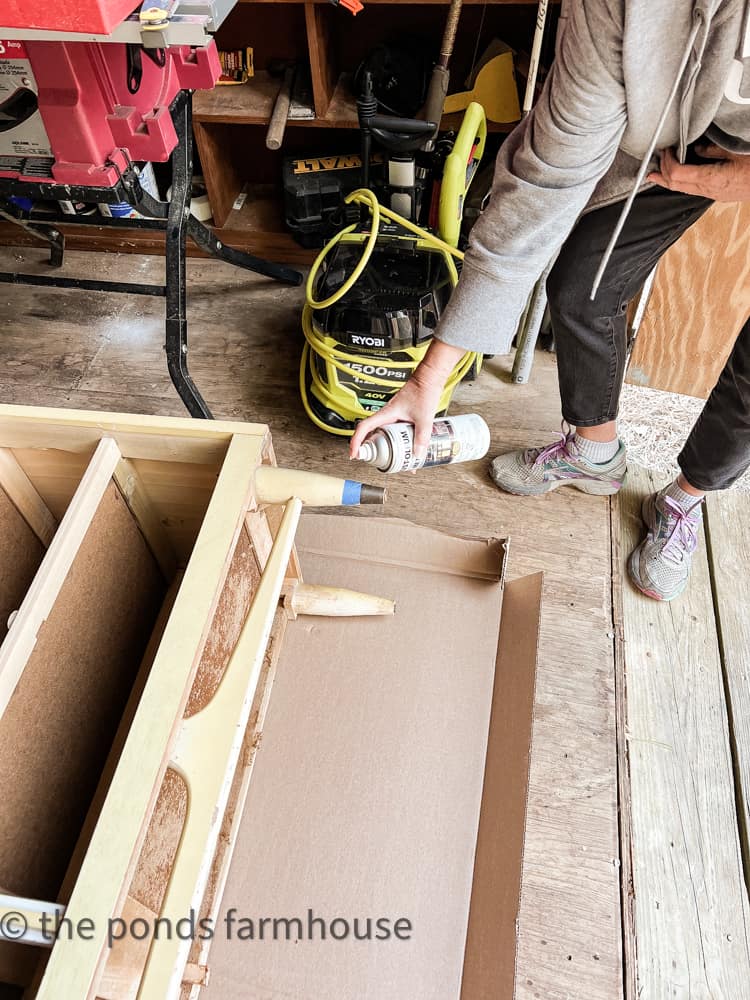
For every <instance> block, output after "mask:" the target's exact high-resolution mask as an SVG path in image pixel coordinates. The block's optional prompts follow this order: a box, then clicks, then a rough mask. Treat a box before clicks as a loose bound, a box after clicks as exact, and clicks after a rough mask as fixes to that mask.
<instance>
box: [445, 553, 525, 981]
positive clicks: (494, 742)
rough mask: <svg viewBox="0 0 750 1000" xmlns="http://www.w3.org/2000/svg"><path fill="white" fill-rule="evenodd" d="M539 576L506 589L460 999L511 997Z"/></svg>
mask: <svg viewBox="0 0 750 1000" xmlns="http://www.w3.org/2000/svg"><path fill="white" fill-rule="evenodd" d="M541 601H542V574H541V573H537V574H535V575H534V576H526V577H522V578H521V579H520V580H514V581H513V583H509V584H508V585H507V586H506V588H505V597H504V599H503V615H502V620H501V623H500V641H499V643H498V653H497V667H496V670H495V689H494V693H493V696H492V715H491V718H490V735H489V739H488V742H487V760H486V763H485V771H484V790H483V792H482V812H481V815H480V818H479V834H478V836H477V853H476V857H475V859H474V882H473V885H472V890H471V911H470V914H469V930H468V934H467V937H466V951H465V954H464V975H463V980H462V983H461V998H462V1000H501V998H502V1000H505V998H506V997H507V998H508V1000H510V998H511V997H513V995H514V984H515V965H516V963H515V957H516V919H517V917H518V908H519V903H520V899H521V867H522V861H523V845H524V834H525V830H526V793H525V790H526V787H527V785H528V780H529V759H530V755H531V753H530V752H531V720H532V718H533V713H534V687H535V678H536V669H535V668H536V658H537V643H538V639H539V618H540V612H541Z"/></svg>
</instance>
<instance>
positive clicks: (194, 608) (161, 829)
mask: <svg viewBox="0 0 750 1000" xmlns="http://www.w3.org/2000/svg"><path fill="white" fill-rule="evenodd" d="M274 465H275V461H274V455H273V450H272V446H271V439H270V434H269V432H268V428H267V427H265V426H264V425H257V424H232V423H220V422H218V421H217V422H213V421H193V420H189V419H170V418H151V417H139V416H125V415H116V414H95V413H77V412H75V411H60V410H38V409H34V408H29V407H2V406H0V487H1V488H0V557H1V560H2V561H1V563H0V640H2V644H1V645H0V796H2V799H3V809H2V813H1V814H0V887H1V888H0V892H2V893H4V894H5V895H4V896H3V897H1V898H0V927H2V920H3V919H4V918H5V917H7V915H8V913H15V914H16V926H18V921H19V920H23V921H25V922H26V924H27V928H28V932H29V934H33V933H34V930H35V928H36V933H37V945H38V946H35V945H33V944H32V945H29V944H28V943H26V942H24V943H20V942H16V941H13V942H11V941H8V940H4V941H0V983H7V984H15V985H17V986H19V987H25V988H26V990H27V992H26V996H27V997H32V996H33V997H37V998H38V1000H59V998H61V997H65V998H67V1000H84V998H94V997H100V998H102V1000H126V998H131V997H135V996H136V995H137V996H138V997H140V998H152V1000H157V998H158V1000H165V998H168V997H178V996H180V994H181V993H182V992H184V991H188V992H189V990H190V989H191V986H192V985H193V984H195V983H197V982H200V980H201V976H202V974H203V972H202V970H201V968H199V967H197V966H194V965H190V964H189V962H188V958H189V952H190V947H191V940H190V936H189V935H185V936H184V937H182V936H181V935H179V934H175V933H167V934H164V935H156V936H155V937H154V939H153V940H150V939H148V938H147V939H146V940H143V941H139V940H138V939H137V936H136V935H133V934H132V933H127V934H125V935H123V936H122V938H121V939H120V940H116V938H117V937H118V935H119V931H120V929H121V927H122V926H123V924H122V923H121V922H122V921H124V922H125V923H127V925H128V926H129V927H130V926H132V921H133V920H138V919H141V920H142V921H143V923H144V925H145V924H148V925H150V926H153V923H154V920H155V918H156V917H157V916H162V917H164V918H165V920H168V921H171V926H172V928H174V927H176V925H177V922H178V921H179V920H181V919H183V918H185V917H186V915H187V914H190V913H191V912H192V913H193V914H194V915H195V919H196V921H198V920H200V918H201V916H207V917H213V916H215V912H214V911H215V909H216V907H218V904H219V899H220V895H221V890H222V886H223V882H224V879H225V877H226V872H227V869H228V864H229V860H230V856H231V850H232V845H233V831H234V829H235V827H236V825H237V823H238V822H239V818H240V816H241V812H242V806H243V803H244V799H245V795H246V792H247V786H248V780H249V775H250V771H251V768H252V764H253V757H254V750H255V745H256V740H257V734H258V731H259V728H260V726H261V724H262V720H263V716H264V712H265V708H266V704H267V699H268V694H269V691H270V684H271V680H272V676H273V671H274V668H275V662H276V657H277V655H278V652H279V648H280V643H281V639H282V636H283V632H284V627H285V623H286V620H287V618H288V617H289V616H290V615H291V616H293V615H294V613H295V607H297V604H296V600H297V597H298V596H299V595H301V594H302V592H303V590H307V591H308V592H307V594H306V596H305V601H307V602H310V601H312V603H313V604H314V603H315V594H314V593H310V592H311V591H314V588H303V587H302V586H301V584H300V574H299V568H298V562H297V558H296V553H295V549H294V535H295V530H296V527H297V522H298V519H299V514H300V510H301V506H302V501H303V500H304V499H306V498H307V499H309V500H311V501H315V502H316V503H317V502H323V503H335V502H336V496H337V495H338V496H339V498H340V495H341V484H342V483H343V481H341V480H334V479H332V478H331V477H323V476H315V475H312V474H305V473H290V472H286V471H285V470H276V469H270V468H269V467H271V466H274ZM306 491H312V492H309V495H308V496H307V497H306V495H305V494H306ZM328 596H329V597H330V595H328ZM302 603H304V602H303V601H302V600H300V602H299V606H300V607H301V605H302ZM380 610H382V608H380ZM386 610H388V609H387V608H386ZM391 610H392V608H391ZM16 612H17V613H16ZM9 617H10V618H11V622H12V624H11V625H10V627H9V628H7V629H6V622H7V621H8V618H9ZM55 903H57V904H59V908H60V912H62V907H64V908H65V912H64V915H65V920H64V922H63V923H62V924H61V925H60V926H59V929H58V933H57V936H56V937H55V936H54V933H53V932H54V928H55V926H56V922H55V921H54V920H53V917H51V916H50V917H49V918H48V921H49V922H48V923H47V924H46V925H45V926H46V931H47V933H46V938H47V940H44V939H43V938H42V935H41V924H40V921H41V919H42V918H41V915H40V914H41V912H43V911H49V912H50V913H52V912H54V909H55V907H54V904H55ZM81 921H83V923H81ZM7 929H8V928H7V927H6V931H7ZM10 930H11V933H10V935H8V934H7V933H6V935H5V936H6V938H7V937H8V936H11V937H12V936H14V933H15V932H14V931H13V927H12V926H11V928H10ZM108 939H109V940H108ZM110 944H111V947H109V945H110ZM0 992H2V987H0ZM3 995H4V994H3Z"/></svg>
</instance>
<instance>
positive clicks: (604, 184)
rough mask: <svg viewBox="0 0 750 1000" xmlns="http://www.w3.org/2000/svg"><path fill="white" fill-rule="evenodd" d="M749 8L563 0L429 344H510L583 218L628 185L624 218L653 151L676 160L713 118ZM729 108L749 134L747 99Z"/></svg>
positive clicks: (698, 2) (678, 0) (742, 1)
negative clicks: (671, 150)
mask: <svg viewBox="0 0 750 1000" xmlns="http://www.w3.org/2000/svg"><path fill="white" fill-rule="evenodd" d="M748 10H750V0H748V2H747V4H746V0H695V2H691V0H564V2H563V10H562V14H561V18H560V26H559V30H558V35H557V44H556V53H555V61H554V64H553V66H552V69H551V71H550V73H549V76H548V78H547V81H546V83H545V86H544V90H543V92H542V94H541V95H540V97H539V100H538V102H537V104H536V106H535V107H534V110H533V111H532V113H531V114H530V115H529V116H528V117H527V118H526V119H525V120H524V121H523V122H522V123H521V124H520V125H519V126H518V127H517V128H516V129H515V130H514V131H513V132H512V133H511V135H510V136H508V138H507V139H506V141H505V142H504V143H503V145H502V147H501V149H500V153H499V155H498V158H497V165H496V168H495V177H494V182H493V187H492V195H491V198H490V202H489V205H488V207H487V208H486V209H485V211H484V213H483V214H482V216H481V217H480V219H479V220H478V221H477V223H476V224H475V226H474V228H473V230H472V233H471V238H470V243H469V249H468V250H467V252H466V259H465V261H464V266H463V271H462V273H461V279H460V281H459V283H458V286H457V288H456V289H455V291H454V293H453V295H452V296H451V299H450V301H449V303H448V306H447V308H446V310H445V312H444V314H443V317H442V318H441V321H440V324H439V326H438V329H437V331H436V336H437V338H438V339H439V340H441V341H444V342H445V343H448V344H453V345H454V346H456V347H462V348H464V349H465V350H472V351H479V352H484V353H487V354H505V353H507V352H508V351H509V350H510V345H511V341H512V339H513V337H514V335H515V333H516V329H517V327H518V322H519V319H520V316H521V313H522V310H523V308H524V307H525V305H526V302H527V299H528V297H529V294H530V293H531V290H532V288H533V286H534V284H535V282H536V281H537V279H538V278H539V277H540V275H541V274H542V272H543V270H544V269H545V267H546V266H547V264H548V263H549V262H550V260H552V259H553V258H554V257H555V256H556V255H557V253H558V251H559V249H560V247H561V246H562V244H563V243H564V241H565V240H566V239H567V237H568V235H569V233H570V231H571V230H572V228H573V226H574V225H575V223H576V221H577V219H578V217H579V216H580V215H581V213H582V212H584V211H587V210H589V209H592V208H599V207H601V206H603V205H607V204H612V203H614V202H617V201H621V200H622V199H623V198H625V197H627V196H628V194H630V199H629V200H628V201H627V202H626V203H625V206H624V210H623V216H622V217H621V221H624V216H625V215H626V213H627V211H628V209H629V207H630V203H631V200H632V197H634V196H635V194H636V192H637V191H638V190H641V189H643V188H644V187H645V186H646V185H645V184H644V178H645V176H646V174H647V172H648V170H649V169H652V168H654V167H656V164H657V161H656V158H655V156H654V151H655V150H657V151H658V150H661V149H666V148H668V147H675V148H676V151H677V158H678V159H679V160H680V161H681V162H683V161H684V158H685V152H686V148H687V146H688V145H689V144H690V143H692V142H695V141H696V140H698V139H700V138H701V137H702V136H703V135H704V134H705V133H706V132H707V130H708V129H709V127H710V126H711V124H712V123H713V122H714V120H715V118H716V117H717V114H718V113H719V110H720V108H722V107H723V106H724V100H725V90H726V88H727V80H728V76H729V75H730V70H731V69H732V67H733V65H734V66H735V68H736V62H737V60H738V59H739V61H740V62H741V61H742V56H743V55H745V54H747V55H750V53H745V52H744V51H743V43H745V44H746V38H747V33H748V30H750V23H749V20H750V19H749V18H748V14H747V11H748ZM745 65H746V66H748V65H749V62H748V60H746V62H745ZM741 72H742V71H741V69H740V75H741ZM745 76H746V77H747V73H746V74H745ZM740 117H741V118H742V120H743V121H747V126H746V132H747V134H746V139H747V140H748V141H749V142H750V107H743V108H742V109H741V115H740ZM735 120H736V116H735ZM748 148H750V145H749V146H748ZM613 235H614V234H613Z"/></svg>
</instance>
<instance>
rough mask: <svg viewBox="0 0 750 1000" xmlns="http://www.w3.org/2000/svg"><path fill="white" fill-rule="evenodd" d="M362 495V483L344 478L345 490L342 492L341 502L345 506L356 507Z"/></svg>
mask: <svg viewBox="0 0 750 1000" xmlns="http://www.w3.org/2000/svg"><path fill="white" fill-rule="evenodd" d="M361 496H362V483H357V482H355V481H354V480H353V479H345V480H344V490H343V492H342V494H341V503H342V504H343V505H344V507H356V506H357V504H358V503H359V501H360V497H361Z"/></svg>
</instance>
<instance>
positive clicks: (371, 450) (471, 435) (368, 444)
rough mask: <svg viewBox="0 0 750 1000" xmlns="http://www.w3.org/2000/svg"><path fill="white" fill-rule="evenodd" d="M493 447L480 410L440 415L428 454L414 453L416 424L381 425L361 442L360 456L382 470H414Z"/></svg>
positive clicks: (473, 455) (480, 453) (471, 456)
mask: <svg viewBox="0 0 750 1000" xmlns="http://www.w3.org/2000/svg"><path fill="white" fill-rule="evenodd" d="M489 447H490V429H489V427H488V426H487V424H486V423H485V421H484V420H483V419H482V417H480V416H479V414H477V413H466V414H462V415H461V416H458V417H441V418H439V419H437V420H435V421H434V422H433V424H432V435H431V436H430V443H429V445H428V447H427V454H426V455H425V456H423V457H422V458H421V459H416V458H415V457H414V425H413V424H405V423H398V424H387V425H386V426H385V427H379V428H378V429H377V430H376V431H374V432H373V434H371V435H370V437H369V438H368V439H367V440H366V441H365V442H364V443H363V444H362V445H361V446H360V449H359V452H358V454H357V458H358V459H359V460H360V461H361V462H367V463H368V464H369V465H374V466H376V467H377V468H378V469H379V470H380V471H381V472H415V471H416V470H417V469H423V468H424V469H427V468H431V467H432V466H434V465H451V464H453V463H454V462H470V461H473V460H474V459H478V458H483V457H484V456H485V455H486V454H487V452H488V451H489Z"/></svg>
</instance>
